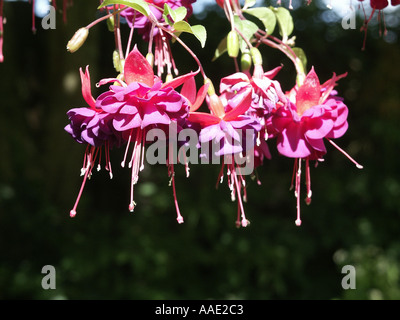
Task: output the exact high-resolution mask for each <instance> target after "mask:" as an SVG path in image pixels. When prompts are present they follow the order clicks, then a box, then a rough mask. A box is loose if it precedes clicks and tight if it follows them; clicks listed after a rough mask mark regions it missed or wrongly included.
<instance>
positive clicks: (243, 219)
mask: <svg viewBox="0 0 400 320" xmlns="http://www.w3.org/2000/svg"><path fill="white" fill-rule="evenodd" d="M230 166H231V176H232V177H233V181H234V184H235V186H236V192H237V198H238V204H239V206H240V212H241V217H242V221H241V224H242V227H247V226H248V224H249V221H248V220H247V219H246V215H245V214H244V208H243V203H242V196H241V193H240V189H241V185H240V184H239V181H238V179H237V176H236V171H235V168H234V165H233V164H231V165H230Z"/></svg>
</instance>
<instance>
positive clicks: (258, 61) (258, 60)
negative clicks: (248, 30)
mask: <svg viewBox="0 0 400 320" xmlns="http://www.w3.org/2000/svg"><path fill="white" fill-rule="evenodd" d="M250 54H251V57H252V58H253V63H254V65H258V66H260V65H262V63H263V59H262V55H261V53H260V50H258V49H257V48H256V47H252V48H251V49H250Z"/></svg>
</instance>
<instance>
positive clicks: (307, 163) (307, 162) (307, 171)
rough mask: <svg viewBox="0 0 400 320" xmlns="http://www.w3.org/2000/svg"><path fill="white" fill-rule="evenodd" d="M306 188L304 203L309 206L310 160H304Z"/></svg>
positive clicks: (310, 192)
mask: <svg viewBox="0 0 400 320" xmlns="http://www.w3.org/2000/svg"><path fill="white" fill-rule="evenodd" d="M306 186H307V197H306V203H307V204H308V205H309V204H310V203H311V195H312V191H311V174H310V160H309V159H308V158H307V159H306Z"/></svg>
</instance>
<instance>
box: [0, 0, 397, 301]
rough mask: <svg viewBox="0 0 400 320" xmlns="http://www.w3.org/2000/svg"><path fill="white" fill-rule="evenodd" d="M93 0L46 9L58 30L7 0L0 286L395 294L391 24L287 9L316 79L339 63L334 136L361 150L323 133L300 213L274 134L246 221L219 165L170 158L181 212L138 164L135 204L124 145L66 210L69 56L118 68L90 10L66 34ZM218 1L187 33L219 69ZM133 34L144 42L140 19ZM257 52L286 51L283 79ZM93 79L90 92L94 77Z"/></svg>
mask: <svg viewBox="0 0 400 320" xmlns="http://www.w3.org/2000/svg"><path fill="white" fill-rule="evenodd" d="M268 3H269V2H268ZM97 5H98V1H97V0H91V1H79V3H78V2H77V1H76V3H75V5H74V6H72V7H71V8H69V9H68V14H67V16H68V20H67V23H66V24H64V23H63V22H62V14H61V13H57V28H56V30H43V29H42V28H41V27H40V21H41V20H40V19H37V21H36V22H37V28H38V30H37V33H36V34H35V35H33V34H32V32H31V20H30V19H31V18H30V17H31V7H30V5H28V4H27V3H21V2H14V3H7V2H6V3H5V7H4V11H5V14H6V17H7V23H6V24H5V34H4V39H5V44H4V55H5V62H4V63H2V64H0V75H1V77H0V93H1V96H0V97H1V99H0V112H1V114H0V299H208V298H211V299H229V298H236V299H336V298H337V299H400V282H399V281H400V280H399V277H400V266H399V259H400V240H399V225H400V210H399V207H400V206H399V205H400V203H399V201H400V200H399V196H400V181H399V178H400V170H399V168H398V154H399V153H398V152H399V146H400V128H399V126H398V119H399V117H400V103H399V101H400V96H399V95H400V93H399V90H398V88H399V84H400V73H399V69H400V59H399V57H400V46H399V42H398V40H397V37H398V36H399V30H398V25H397V27H396V28H391V29H390V35H391V38H390V39H386V40H387V41H385V39H382V38H379V36H378V27H377V26H375V27H372V28H371V29H370V30H369V35H368V38H367V47H366V50H365V51H361V47H362V37H363V34H362V33H360V31H359V28H360V27H361V25H362V20H361V19H359V20H358V21H357V29H356V30H343V29H342V28H341V24H340V21H339V22H338V21H337V20H335V19H327V18H326V16H327V15H332V13H329V12H327V10H326V9H325V7H323V6H321V5H318V1H316V0H315V1H313V4H312V5H311V6H309V7H307V6H302V7H301V8H299V9H297V10H295V11H293V16H294V20H295V32H294V33H295V34H296V36H297V45H298V46H300V47H302V48H303V49H304V50H305V52H306V54H307V57H308V63H309V65H308V68H310V67H311V66H312V65H313V66H314V67H315V69H316V72H317V73H318V75H319V77H320V80H321V82H325V81H326V80H328V79H329V78H330V77H331V76H332V73H333V72H336V73H337V74H341V73H344V72H346V71H347V72H348V73H349V74H348V76H347V77H346V78H345V79H342V80H340V82H339V86H338V91H339V93H340V94H341V95H342V96H344V98H345V102H346V104H347V106H348V107H349V111H350V112H349V118H348V121H349V129H348V131H347V133H346V135H345V136H344V137H343V138H341V139H338V140H337V141H336V142H337V143H338V144H339V145H340V146H341V147H343V148H344V149H345V150H346V151H348V152H349V153H350V154H351V155H352V156H353V157H355V158H356V159H357V160H358V161H359V162H360V163H361V164H363V165H364V169H363V170H358V169H357V168H356V167H355V166H354V165H353V164H352V163H351V162H350V161H348V160H347V159H346V158H345V157H344V156H343V155H342V154H341V153H340V152H338V151H337V150H336V149H334V148H333V147H332V146H331V145H328V144H327V149H328V154H327V155H326V157H325V162H324V163H321V164H320V165H319V166H318V168H312V171H311V177H312V190H313V200H312V203H311V205H310V206H306V205H305V203H304V202H303V203H302V220H303V225H302V226H301V227H296V226H295V224H294V221H295V218H296V208H295V205H296V200H295V197H294V195H293V192H290V191H289V186H290V181H291V175H292V166H293V160H292V159H286V158H284V157H281V156H279V155H278V153H277V152H276V150H275V141H270V142H269V146H270V149H271V152H272V155H273V158H272V160H271V161H266V162H265V163H264V165H263V166H262V167H261V168H260V169H259V170H258V175H259V178H260V180H261V182H262V185H261V186H258V185H257V184H256V182H255V181H251V180H250V179H249V180H248V189H247V192H248V202H247V203H246V204H245V210H246V215H247V218H248V219H249V220H250V222H251V224H250V226H249V227H247V228H241V229H237V228H236V227H235V219H236V210H237V209H236V203H232V202H231V201H230V194H229V190H228V187H227V185H226V184H225V183H223V184H221V185H220V186H219V188H218V189H217V190H216V188H215V184H216V179H217V176H218V172H219V169H220V167H219V166H218V165H214V166H212V165H208V166H205V165H192V166H191V170H190V177H189V178H185V172H184V167H183V166H176V174H177V180H176V181H177V194H178V199H179V204H180V208H181V212H182V215H183V217H184V219H185V223H184V224H182V225H179V224H178V223H177V222H176V213H175V207H174V204H173V197H172V189H171V188H170V187H169V186H168V175H167V168H166V167H165V166H162V165H159V166H149V165H147V166H146V169H145V170H144V171H143V172H142V174H141V176H140V179H139V183H138V185H137V187H136V189H135V190H136V191H135V193H136V199H135V200H136V202H137V203H138V206H137V207H136V209H135V212H134V213H133V214H132V213H130V212H129V211H128V201H129V177H130V172H129V170H128V169H127V168H126V169H123V168H121V167H120V166H119V163H120V161H121V159H122V152H123V150H112V151H111V161H112V164H113V173H114V178H113V179H112V180H110V179H109V176H108V173H107V172H106V171H105V170H102V171H100V172H95V173H94V174H93V176H92V179H91V180H90V181H88V183H87V184H86V188H85V190H84V194H83V197H82V199H81V202H80V204H79V206H78V210H77V211H78V213H77V216H76V217H75V218H74V219H71V218H70V217H69V211H70V209H71V208H72V206H73V203H74V201H75V198H76V195H77V193H78V191H79V187H80V184H81V177H80V176H79V173H80V167H81V165H82V160H83V153H84V150H85V147H84V146H83V145H79V144H77V143H76V142H75V141H74V140H73V139H72V138H71V137H70V136H69V135H68V134H67V133H66V132H65V131H64V129H63V128H64V126H65V125H66V124H67V123H68V118H67V116H66V112H67V111H68V110H69V109H70V108H73V107H79V106H85V105H86V104H85V101H84V100H83V98H82V96H81V89H80V79H79V68H80V67H85V66H86V65H89V66H90V74H91V78H92V84H94V83H96V82H98V81H99V80H100V79H102V78H106V77H111V76H115V71H114V69H113V66H112V60H111V58H112V51H113V49H114V38H113V35H112V34H111V33H109V32H108V31H107V26H106V24H105V23H101V24H99V25H97V26H95V27H93V28H92V29H91V30H90V35H89V38H88V39H87V41H86V43H85V45H84V46H83V47H82V48H81V49H80V50H79V51H78V52H76V53H74V54H70V53H68V52H67V51H66V49H65V46H66V43H67V42H68V40H69V39H70V38H71V37H72V35H73V33H74V32H75V31H76V30H77V29H78V28H80V27H82V26H85V25H87V24H88V23H90V22H91V21H93V20H94V19H95V18H96V17H98V16H97V14H98V13H97V11H96V6H97ZM205 12H207V14H205ZM221 13H222V12H221V10H220V9H218V10H217V7H216V6H212V7H209V8H208V9H207V11H206V9H204V12H203V13H202V14H199V15H198V16H194V17H193V19H192V20H191V22H192V24H197V23H200V24H203V25H204V26H205V27H206V28H207V31H208V39H207V44H206V47H205V49H201V47H200V45H199V44H198V42H197V41H196V40H195V39H193V38H192V37H191V36H189V35H182V39H184V40H185V41H186V42H187V43H188V45H189V46H191V47H192V48H193V50H194V51H195V52H196V53H198V57H199V59H200V60H201V61H202V62H203V63H204V67H205V70H206V73H207V75H209V77H210V78H211V79H212V80H213V82H214V84H218V82H219V79H220V78H221V77H223V76H226V75H228V74H230V73H232V72H233V70H234V66H233V63H232V61H231V60H230V59H228V57H227V56H226V55H225V56H223V57H221V58H219V59H218V60H216V61H215V62H211V59H212V57H213V53H214V50H215V48H216V47H217V45H218V43H219V41H220V40H221V39H222V38H223V36H224V35H225V34H226V33H227V32H228V31H229V24H228V22H227V21H226V20H225V19H224V18H223V17H222V15H221ZM324 17H325V18H324ZM393 17H396V14H395V13H392V14H388V15H387V19H389V21H390V19H395V18H393ZM197 20H199V21H197ZM393 25H395V24H393ZM395 26H396V25H395ZM126 36H127V33H126V29H125V37H124V39H126ZM134 41H137V42H138V43H142V42H141V39H140V37H139V36H137V35H136V36H135V38H134ZM172 50H173V53H174V57H175V59H176V61H177V64H178V68H179V69H180V71H181V73H184V72H188V71H190V70H194V69H197V68H196V65H195V64H194V62H193V60H192V59H191V57H190V56H189V55H188V54H187V53H186V52H185V51H184V50H183V49H182V48H181V47H179V46H178V44H174V45H173V48H172ZM262 52H263V54H264V60H265V64H264V69H265V70H268V69H272V68H275V67H276V66H278V65H280V64H281V63H282V64H283V66H284V67H283V69H282V71H281V72H280V74H279V75H278V77H277V79H278V80H279V81H280V82H281V83H282V87H283V89H284V90H289V89H290V88H291V87H292V86H293V84H294V68H293V67H292V66H291V63H290V61H289V60H288V59H286V58H285V57H284V56H283V55H282V54H281V53H279V52H277V51H276V50H273V49H269V48H265V49H264V50H263V51H262ZM92 88H93V95H94V96H95V97H96V96H97V95H98V94H100V92H101V90H104V88H101V89H97V88H96V87H95V86H94V85H93V86H92ZM348 264H350V265H354V266H355V268H356V272H357V278H356V285H357V288H356V290H343V289H342V287H341V280H342V277H343V276H344V275H343V274H341V269H342V267H343V266H344V265H348ZM44 265H53V266H54V267H55V268H56V272H57V278H56V289H55V290H43V289H42V287H41V280H42V277H43V276H44V275H43V274H41V270H42V267H43V266H44Z"/></svg>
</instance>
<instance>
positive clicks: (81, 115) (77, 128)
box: [65, 67, 122, 217]
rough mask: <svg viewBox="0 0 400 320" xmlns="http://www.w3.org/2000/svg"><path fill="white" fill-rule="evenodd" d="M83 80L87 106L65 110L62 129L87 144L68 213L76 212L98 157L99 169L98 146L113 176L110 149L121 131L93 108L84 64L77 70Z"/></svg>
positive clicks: (87, 74)
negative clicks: (80, 180) (66, 115)
mask: <svg viewBox="0 0 400 320" xmlns="http://www.w3.org/2000/svg"><path fill="white" fill-rule="evenodd" d="M80 75H81V82H82V95H83V98H84V99H85V101H86V102H87V104H88V105H89V108H86V107H83V108H73V109H71V110H69V111H68V112H67V114H68V117H69V120H70V121H71V123H70V124H68V125H67V126H66V127H65V130H66V131H67V132H68V133H69V134H70V135H71V136H72V137H73V138H74V139H75V140H76V141H77V142H79V143H87V148H86V151H85V157H84V161H83V166H82V169H81V175H83V176H84V178H83V182H82V185H81V188H80V191H79V194H78V196H77V199H76V201H75V204H74V207H73V208H72V210H71V211H70V216H71V217H74V216H75V215H76V208H77V206H78V203H79V200H80V198H81V196H82V192H83V189H84V186H85V183H86V180H87V178H88V177H90V176H91V174H92V170H93V168H94V165H95V162H96V160H97V158H98V159H99V160H98V163H99V164H98V167H97V170H100V162H101V149H102V148H103V147H104V153H105V162H106V166H105V168H106V170H107V171H109V172H110V178H112V170H111V161H110V154H109V150H110V148H111V147H112V146H113V145H119V144H120V143H121V139H122V138H121V134H120V133H118V132H117V131H115V130H113V128H112V127H111V126H110V120H111V118H110V116H109V114H108V113H106V112H104V111H103V110H102V109H99V108H96V105H95V100H94V98H93V97H92V94H91V85H90V74H89V69H88V67H86V71H85V73H83V71H82V69H80Z"/></svg>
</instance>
